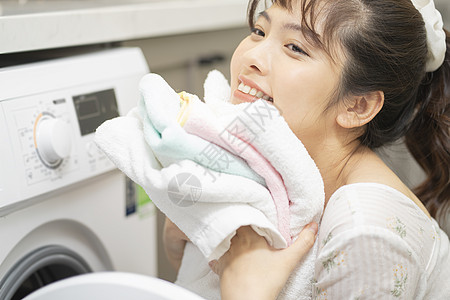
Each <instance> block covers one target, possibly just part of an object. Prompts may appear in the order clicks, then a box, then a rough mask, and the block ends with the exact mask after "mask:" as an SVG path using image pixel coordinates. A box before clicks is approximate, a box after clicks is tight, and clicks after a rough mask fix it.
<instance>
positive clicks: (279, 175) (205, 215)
mask: <svg viewBox="0 0 450 300" xmlns="http://www.w3.org/2000/svg"><path fill="white" fill-rule="evenodd" d="M140 91H141V95H142V97H141V99H140V101H139V103H138V107H136V108H135V109H133V110H132V111H131V112H130V113H129V114H128V115H127V116H125V117H119V118H116V119H113V120H110V121H107V122H105V123H104V124H102V125H101V126H100V127H99V128H98V129H97V133H96V142H97V144H98V146H99V147H100V148H101V149H102V150H103V151H104V152H105V153H106V154H107V156H108V157H109V158H110V159H111V160H112V161H113V162H114V163H115V164H116V165H117V167H118V168H119V169H121V170H122V171H123V172H124V173H125V174H126V175H128V176H129V177H130V178H131V179H132V180H134V181H135V182H136V183H138V184H139V185H141V186H142V187H143V188H144V189H145V190H146V192H147V193H148V195H149V196H150V198H151V199H152V200H153V202H154V203H155V205H156V206H157V207H158V208H159V209H160V210H161V211H162V212H163V213H164V214H166V215H167V216H168V217H169V218H170V219H171V220H172V221H173V222H174V223H175V224H176V225H177V226H178V227H179V228H180V229H181V230H182V231H183V232H184V233H185V234H186V235H187V236H188V237H189V239H190V241H191V243H188V244H187V246H186V249H185V253H184V257H183V261H182V265H181V268H180V271H179V274H178V278H177V283H178V284H179V285H181V286H184V287H186V288H188V289H190V290H192V291H194V292H196V293H198V294H199V295H201V296H203V297H205V298H207V299H220V291H219V282H218V277H217V275H216V274H214V273H213V272H212V271H211V270H210V269H209V266H208V264H207V263H208V262H209V261H211V260H213V259H218V258H220V257H221V256H222V255H223V254H224V253H225V252H226V251H227V250H228V248H229V246H230V240H231V238H232V237H233V236H234V234H235V232H236V230H237V229H238V228H239V227H241V226H245V225H250V226H252V228H253V229H254V230H255V231H256V232H257V233H258V234H260V235H261V236H264V237H265V238H266V240H267V241H268V243H269V244H270V245H272V246H274V247H275V248H284V247H287V246H288V245H290V244H291V243H292V240H293V238H295V237H296V236H297V235H298V233H299V232H300V231H301V230H302V228H303V227H304V226H305V225H306V224H308V223H310V222H311V221H315V222H319V219H320V216H321V214H322V209H323V205H324V190H323V182H322V179H321V176H320V173H319V170H318V169H317V167H316V165H315V164H314V162H313V160H312V159H311V158H310V156H309V155H308V153H307V151H306V149H305V148H304V146H303V145H302V143H301V142H300V141H299V140H298V139H297V137H296V136H295V135H294V134H293V133H292V131H291V130H290V129H289V126H288V125H287V123H286V122H285V121H284V119H283V118H282V116H280V113H279V112H278V110H277V109H276V107H275V106H273V105H272V104H271V103H269V102H267V101H265V100H257V101H255V102H253V103H243V104H239V105H232V104H230V103H228V102H227V101H226V100H227V99H229V95H230V92H229V86H228V83H227V81H226V79H225V78H224V77H223V75H222V74H220V73H219V72H217V71H213V72H211V73H210V74H209V75H208V78H207V80H206V82H205V103H204V102H202V101H200V100H199V99H198V97H196V96H195V95H189V94H182V95H181V97H180V95H178V94H177V93H176V92H175V91H173V90H172V88H171V87H170V86H169V85H168V84H167V83H166V82H165V81H164V80H163V79H162V78H161V77H160V76H158V75H156V74H148V75H146V76H145V77H144V78H143V79H142V80H141V82H140ZM314 258H315V248H313V250H312V251H310V253H309V254H308V255H307V256H306V257H305V258H304V259H303V260H302V263H301V264H300V265H299V266H298V267H297V269H296V271H295V272H294V273H293V274H292V276H291V278H290V279H289V281H288V284H287V285H286V287H285V288H284V289H283V291H282V293H281V295H280V298H281V299H310V298H311V281H312V276H313V272H314Z"/></svg>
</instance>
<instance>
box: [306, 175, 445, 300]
mask: <svg viewBox="0 0 450 300" xmlns="http://www.w3.org/2000/svg"><path fill="white" fill-rule="evenodd" d="M317 243H319V245H318V248H319V249H318V255H317V260H316V264H315V276H314V280H313V299H450V252H449V251H450V250H449V239H448V237H447V235H446V234H445V233H444V232H443V231H442V230H441V229H440V228H439V226H438V224H437V222H436V221H435V220H434V219H430V218H428V217H427V215H426V214H425V213H424V212H423V211H422V210H421V209H420V208H419V207H418V206H417V205H416V204H415V203H414V202H413V201H412V200H411V199H409V198H408V197H406V196H405V195H404V194H402V193H401V192H399V191H397V190H395V189H393V188H391V187H389V186H386V185H383V184H378V183H355V184H350V185H346V186H343V187H341V188H340V189H338V190H337V191H336V192H335V193H334V194H333V196H332V197H331V198H330V200H329V202H328V205H327V207H326V209H325V212H324V215H323V218H322V222H321V225H320V230H319V234H318V240H317Z"/></svg>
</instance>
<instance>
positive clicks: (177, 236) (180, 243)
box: [163, 218, 189, 272]
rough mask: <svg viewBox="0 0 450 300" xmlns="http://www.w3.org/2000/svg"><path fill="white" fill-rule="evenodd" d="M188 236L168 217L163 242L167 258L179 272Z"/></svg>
mask: <svg viewBox="0 0 450 300" xmlns="http://www.w3.org/2000/svg"><path fill="white" fill-rule="evenodd" d="M187 241H189V239H188V237H187V236H186V235H185V234H184V232H183V231H181V230H180V229H179V228H178V227H177V225H175V224H174V223H172V221H170V220H169V219H168V218H166V221H165V223H164V230H163V244H164V250H165V252H166V255H167V259H168V260H169V262H170V264H171V265H172V266H173V267H174V268H175V270H176V271H177V272H178V270H179V269H180V266H181V260H182V258H183V253H184V247H185V246H186V242H187Z"/></svg>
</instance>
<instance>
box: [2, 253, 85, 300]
mask: <svg viewBox="0 0 450 300" xmlns="http://www.w3.org/2000/svg"><path fill="white" fill-rule="evenodd" d="M90 272H92V271H91V268H90V267H89V265H88V264H87V263H86V261H85V260H84V259H83V258H82V257H81V256H79V255H78V254H77V253H75V252H73V251H72V250H70V249H68V248H65V247H62V246H56V245H51V246H45V247H42V248H39V249H37V250H35V251H33V252H31V253H29V254H28V255H26V256H25V257H24V258H23V259H21V260H20V261H18V262H17V263H16V264H15V265H14V266H13V267H12V268H11V269H10V270H9V272H8V273H7V274H6V276H5V277H4V278H3V279H2V281H1V282H0V299H2V300H19V299H22V298H24V297H25V296H27V295H28V294H31V293H32V292H34V291H36V290H38V289H39V288H41V287H43V286H45V285H47V284H50V283H53V282H56V281H58V280H61V279H65V278H69V277H72V276H76V275H81V274H85V273H90Z"/></svg>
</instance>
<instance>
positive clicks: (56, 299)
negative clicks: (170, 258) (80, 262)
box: [23, 272, 205, 300]
mask: <svg viewBox="0 0 450 300" xmlns="http://www.w3.org/2000/svg"><path fill="white" fill-rule="evenodd" d="M61 299H64V300H84V299H96V300H123V299H127V300H163V299H164V300H179V299H183V300H205V299H204V298H202V297H200V296H198V295H196V294H194V293H192V292H190V291H188V290H186V289H184V288H182V287H179V286H177V285H175V284H173V283H171V282H168V281H165V280H162V279H159V278H154V277H149V276H144V275H138V274H132V273H123V272H101V273H90V274H86V275H79V276H75V277H71V278H69V279H64V280H61V281H58V282H55V283H53V284H50V285H47V286H45V287H43V288H41V289H39V290H37V291H36V292H34V293H32V294H30V295H28V296H27V297H25V298H24V299H23V300H61Z"/></svg>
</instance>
